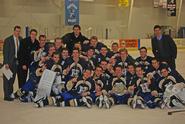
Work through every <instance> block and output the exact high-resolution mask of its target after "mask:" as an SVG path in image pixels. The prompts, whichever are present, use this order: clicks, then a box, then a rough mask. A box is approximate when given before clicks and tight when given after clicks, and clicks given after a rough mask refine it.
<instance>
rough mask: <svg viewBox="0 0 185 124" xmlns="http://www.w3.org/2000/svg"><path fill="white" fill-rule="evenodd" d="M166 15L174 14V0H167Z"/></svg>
mask: <svg viewBox="0 0 185 124" xmlns="http://www.w3.org/2000/svg"><path fill="white" fill-rule="evenodd" d="M167 11H168V12H167V14H168V16H176V0H168V1H167Z"/></svg>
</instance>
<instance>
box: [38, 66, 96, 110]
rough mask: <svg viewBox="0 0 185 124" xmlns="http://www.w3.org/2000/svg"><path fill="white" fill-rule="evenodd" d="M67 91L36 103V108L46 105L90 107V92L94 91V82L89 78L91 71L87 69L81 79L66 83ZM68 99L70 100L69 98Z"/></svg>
mask: <svg viewBox="0 0 185 124" xmlns="http://www.w3.org/2000/svg"><path fill="white" fill-rule="evenodd" d="M66 88H67V90H68V92H67V93H65V94H60V95H59V96H56V97H46V98H43V99H41V100H39V101H37V102H36V107H43V106H47V105H55V106H73V107H77V106H84V105H85V106H87V107H88V108H91V107H92V98H91V97H90V94H91V92H92V91H93V90H94V81H93V79H92V77H91V70H90V69H87V70H85V71H84V73H83V77H78V78H73V79H71V80H69V81H68V82H67V83H66ZM69 97H70V98H69Z"/></svg>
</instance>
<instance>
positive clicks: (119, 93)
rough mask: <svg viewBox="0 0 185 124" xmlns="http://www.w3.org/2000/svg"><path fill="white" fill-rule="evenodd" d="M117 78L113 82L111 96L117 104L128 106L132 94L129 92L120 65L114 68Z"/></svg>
mask: <svg viewBox="0 0 185 124" xmlns="http://www.w3.org/2000/svg"><path fill="white" fill-rule="evenodd" d="M114 72H115V76H114V77H113V79H112V81H111V88H112V89H111V90H110V91H109V94H110V96H111V97H113V98H114V102H115V104H126V103H127V100H128V98H129V97H130V93H129V92H128V88H127V84H126V80H125V77H124V76H123V68H122V66H120V65H117V66H115V67H114Z"/></svg>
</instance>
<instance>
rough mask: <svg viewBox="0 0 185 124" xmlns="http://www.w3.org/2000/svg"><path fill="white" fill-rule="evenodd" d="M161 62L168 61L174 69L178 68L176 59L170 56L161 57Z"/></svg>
mask: <svg viewBox="0 0 185 124" xmlns="http://www.w3.org/2000/svg"><path fill="white" fill-rule="evenodd" d="M159 61H160V62H166V63H168V66H169V67H170V68H171V69H172V70H175V69H176V64H175V59H173V58H168V59H159Z"/></svg>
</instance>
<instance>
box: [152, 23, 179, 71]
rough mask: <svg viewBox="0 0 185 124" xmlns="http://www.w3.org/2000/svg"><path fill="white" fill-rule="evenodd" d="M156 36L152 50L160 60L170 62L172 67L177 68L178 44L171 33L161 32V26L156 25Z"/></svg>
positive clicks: (153, 39)
mask: <svg viewBox="0 0 185 124" xmlns="http://www.w3.org/2000/svg"><path fill="white" fill-rule="evenodd" d="M154 35H155V36H154V37H153V38H152V51H153V54H154V56H155V57H156V58H157V59H158V60H159V61H160V62H166V63H168V65H169V67H170V68H171V69H176V64H175V59H176V57H177V46H176V44H175V42H174V40H173V39H172V38H171V37H170V36H169V35H162V34H161V26H159V25H155V26H154Z"/></svg>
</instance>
